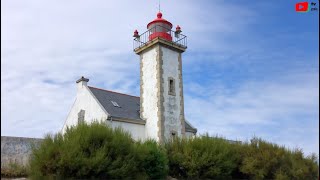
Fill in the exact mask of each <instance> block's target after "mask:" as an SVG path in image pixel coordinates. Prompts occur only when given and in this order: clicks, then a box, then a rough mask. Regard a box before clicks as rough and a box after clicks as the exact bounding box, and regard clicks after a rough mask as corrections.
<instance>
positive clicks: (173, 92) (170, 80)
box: [168, 77, 176, 96]
mask: <svg viewBox="0 0 320 180" xmlns="http://www.w3.org/2000/svg"><path fill="white" fill-rule="evenodd" d="M168 94H169V95H172V96H175V95H176V88H175V80H174V79H173V78H172V77H169V78H168Z"/></svg>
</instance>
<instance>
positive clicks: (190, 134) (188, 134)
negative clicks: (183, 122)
mask: <svg viewBox="0 0 320 180" xmlns="http://www.w3.org/2000/svg"><path fill="white" fill-rule="evenodd" d="M185 137H186V138H192V137H195V135H194V134H193V133H192V132H187V131H186V134H185Z"/></svg>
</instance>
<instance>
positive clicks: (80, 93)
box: [62, 82, 145, 140]
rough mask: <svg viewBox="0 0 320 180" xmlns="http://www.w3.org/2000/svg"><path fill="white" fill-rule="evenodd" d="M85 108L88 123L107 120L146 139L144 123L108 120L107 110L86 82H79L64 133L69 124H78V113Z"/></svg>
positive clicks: (136, 138)
mask: <svg viewBox="0 0 320 180" xmlns="http://www.w3.org/2000/svg"><path fill="white" fill-rule="evenodd" d="M81 109H82V110H85V117H84V120H85V121H86V122H88V123H91V122H93V120H101V121H103V122H106V123H107V124H108V125H110V126H111V127H112V128H115V127H121V128H122V129H123V130H124V131H127V132H129V133H130V134H131V136H132V138H133V139H134V140H144V137H145V126H144V125H142V124H133V123H127V122H119V121H109V120H108V121H107V120H106V119H107V117H108V115H107V112H105V111H104V110H103V109H102V107H101V106H100V105H99V103H98V101H97V100H96V99H95V97H94V95H93V94H92V93H91V91H90V89H89V88H88V87H87V85H86V83H85V82H84V83H82V82H80V83H78V84H77V97H76V100H75V102H74V104H73V106H72V107H71V111H70V113H69V114H68V116H67V119H66V122H65V125H64V126H63V129H62V132H63V133H64V132H65V130H66V127H67V126H74V125H77V124H78V113H79V111H80V110H81Z"/></svg>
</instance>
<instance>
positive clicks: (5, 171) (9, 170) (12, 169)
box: [1, 163, 27, 178]
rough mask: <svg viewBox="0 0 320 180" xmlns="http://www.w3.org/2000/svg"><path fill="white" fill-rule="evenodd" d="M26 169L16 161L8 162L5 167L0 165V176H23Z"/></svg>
mask: <svg viewBox="0 0 320 180" xmlns="http://www.w3.org/2000/svg"><path fill="white" fill-rule="evenodd" d="M26 175H27V169H26V167H24V166H21V165H19V164H16V163H10V164H9V165H8V166H6V167H1V177H10V178H12V177H25V176H26Z"/></svg>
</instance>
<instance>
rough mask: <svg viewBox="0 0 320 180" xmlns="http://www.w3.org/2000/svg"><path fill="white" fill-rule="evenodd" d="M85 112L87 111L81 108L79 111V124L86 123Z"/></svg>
mask: <svg viewBox="0 0 320 180" xmlns="http://www.w3.org/2000/svg"><path fill="white" fill-rule="evenodd" d="M84 113H85V111H84V110H83V109H81V110H80V111H79V113H78V124H80V123H84Z"/></svg>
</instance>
